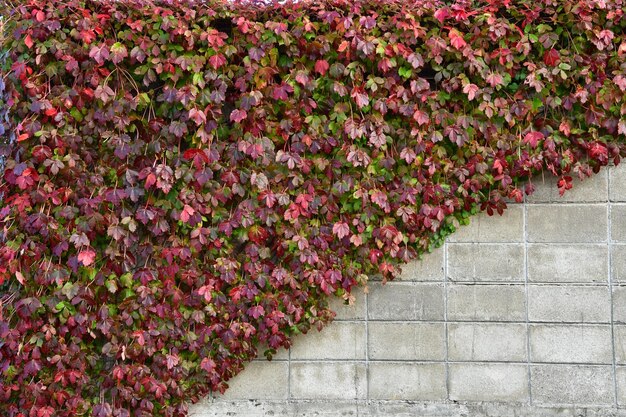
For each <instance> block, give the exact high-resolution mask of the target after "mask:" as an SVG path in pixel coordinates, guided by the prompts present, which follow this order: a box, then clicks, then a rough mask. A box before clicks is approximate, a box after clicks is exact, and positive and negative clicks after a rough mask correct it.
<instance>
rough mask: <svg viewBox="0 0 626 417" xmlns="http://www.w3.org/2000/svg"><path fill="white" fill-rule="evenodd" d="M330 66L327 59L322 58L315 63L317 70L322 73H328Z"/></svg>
mask: <svg viewBox="0 0 626 417" xmlns="http://www.w3.org/2000/svg"><path fill="white" fill-rule="evenodd" d="M328 68H330V65H328V62H327V61H326V60H325V59H320V60H318V61H317V62H316V63H315V71H316V72H318V73H320V74H322V75H324V74H326V71H328Z"/></svg>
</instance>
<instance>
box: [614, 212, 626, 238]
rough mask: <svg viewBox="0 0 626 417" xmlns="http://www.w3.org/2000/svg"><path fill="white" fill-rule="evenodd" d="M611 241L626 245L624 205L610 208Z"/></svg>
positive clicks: (625, 213)
mask: <svg viewBox="0 0 626 417" xmlns="http://www.w3.org/2000/svg"><path fill="white" fill-rule="evenodd" d="M611 240H612V241H613V242H620V243H626V204H613V205H612V206H611Z"/></svg>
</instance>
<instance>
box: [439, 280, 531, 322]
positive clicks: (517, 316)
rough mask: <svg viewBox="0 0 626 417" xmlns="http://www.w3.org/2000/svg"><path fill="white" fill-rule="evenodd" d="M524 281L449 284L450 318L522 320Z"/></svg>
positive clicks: (463, 319)
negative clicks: (487, 283) (514, 283)
mask: <svg viewBox="0 0 626 417" xmlns="http://www.w3.org/2000/svg"><path fill="white" fill-rule="evenodd" d="M525 318H526V301H525V294H524V286H523V285H462V284H451V285H448V320H459V321H523V320H525Z"/></svg>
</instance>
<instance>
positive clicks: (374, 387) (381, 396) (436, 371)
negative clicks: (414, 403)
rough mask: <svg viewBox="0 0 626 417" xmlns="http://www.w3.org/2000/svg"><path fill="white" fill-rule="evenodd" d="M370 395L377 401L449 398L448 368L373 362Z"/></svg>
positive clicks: (432, 365)
mask: <svg viewBox="0 0 626 417" xmlns="http://www.w3.org/2000/svg"><path fill="white" fill-rule="evenodd" d="M369 395H370V398H372V399H377V400H443V399H445V398H446V395H447V394H446V370H445V366H444V365H443V364H432V363H411V362H370V364H369Z"/></svg>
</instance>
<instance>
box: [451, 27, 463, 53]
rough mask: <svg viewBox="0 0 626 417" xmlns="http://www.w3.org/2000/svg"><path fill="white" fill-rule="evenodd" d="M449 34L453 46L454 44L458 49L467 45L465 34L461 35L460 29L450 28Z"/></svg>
mask: <svg viewBox="0 0 626 417" xmlns="http://www.w3.org/2000/svg"><path fill="white" fill-rule="evenodd" d="M449 36H450V44H452V46H454V47H455V48H456V49H461V48H463V47H464V46H465V45H467V42H465V39H463V35H461V33H460V32H459V31H458V30H456V29H450V35H449Z"/></svg>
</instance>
